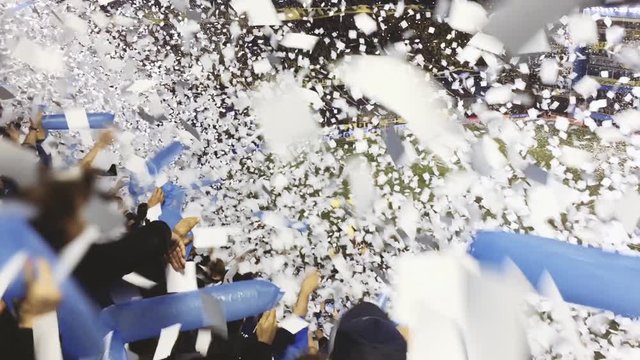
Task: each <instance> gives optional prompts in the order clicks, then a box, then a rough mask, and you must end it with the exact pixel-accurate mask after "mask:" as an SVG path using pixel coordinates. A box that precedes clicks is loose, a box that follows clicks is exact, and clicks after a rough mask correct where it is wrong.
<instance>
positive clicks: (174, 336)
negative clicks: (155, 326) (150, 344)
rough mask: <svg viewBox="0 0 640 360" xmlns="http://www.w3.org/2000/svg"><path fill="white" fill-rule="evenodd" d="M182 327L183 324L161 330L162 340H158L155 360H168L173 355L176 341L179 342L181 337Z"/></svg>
mask: <svg viewBox="0 0 640 360" xmlns="http://www.w3.org/2000/svg"><path fill="white" fill-rule="evenodd" d="M181 327H182V324H175V325H171V326H167V327H166V328H163V329H162V330H160V338H159V339H158V346H157V347H156V351H155V353H154V354H153V360H162V359H166V358H168V357H169V356H170V355H171V351H172V350H173V346H174V345H175V343H176V340H178V335H180V328H181Z"/></svg>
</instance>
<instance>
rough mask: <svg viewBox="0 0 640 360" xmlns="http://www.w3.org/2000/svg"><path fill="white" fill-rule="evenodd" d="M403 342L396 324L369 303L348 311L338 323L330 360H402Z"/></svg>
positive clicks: (403, 352)
mask: <svg viewBox="0 0 640 360" xmlns="http://www.w3.org/2000/svg"><path fill="white" fill-rule="evenodd" d="M406 358H407V342H406V341H405V339H404V337H403V336H402V334H400V332H399V331H398V329H396V324H394V323H393V321H391V320H389V317H388V316H387V314H385V312H384V311H382V310H381V309H380V308H379V307H377V306H376V305H374V304H372V303H368V302H363V303H360V304H358V305H356V306H354V307H353V308H351V309H349V311H347V312H346V313H345V314H344V316H342V318H341V319H340V323H339V324H338V325H337V330H336V332H335V336H334V339H333V348H332V351H331V356H330V359H331V360H406Z"/></svg>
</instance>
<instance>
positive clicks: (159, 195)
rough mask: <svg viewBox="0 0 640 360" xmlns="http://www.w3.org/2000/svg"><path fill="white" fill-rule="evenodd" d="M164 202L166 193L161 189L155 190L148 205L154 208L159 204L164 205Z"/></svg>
mask: <svg viewBox="0 0 640 360" xmlns="http://www.w3.org/2000/svg"><path fill="white" fill-rule="evenodd" d="M163 201H164V192H163V191H162V189H161V188H155V190H153V193H152V194H151V197H150V198H149V201H147V205H149V207H150V208H152V207H154V206H156V205H158V204H162V202H163Z"/></svg>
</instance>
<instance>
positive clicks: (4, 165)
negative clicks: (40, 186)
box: [0, 139, 39, 187]
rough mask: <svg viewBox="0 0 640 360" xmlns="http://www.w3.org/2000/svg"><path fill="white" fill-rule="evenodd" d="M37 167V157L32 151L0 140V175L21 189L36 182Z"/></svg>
mask: <svg viewBox="0 0 640 360" xmlns="http://www.w3.org/2000/svg"><path fill="white" fill-rule="evenodd" d="M38 167H39V164H38V157H37V156H36V154H35V153H34V152H33V151H29V150H27V149H25V148H23V147H20V146H18V145H16V144H14V143H13V142H11V141H9V140H6V139H0V174H2V175H3V176H6V177H8V178H11V179H13V180H15V181H16V182H17V183H18V184H20V185H21V186H23V187H31V186H33V185H34V184H36V182H37V181H38Z"/></svg>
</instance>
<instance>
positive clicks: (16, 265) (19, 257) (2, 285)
mask: <svg viewBox="0 0 640 360" xmlns="http://www.w3.org/2000/svg"><path fill="white" fill-rule="evenodd" d="M26 262H27V253H26V252H24V251H21V252H19V253H17V254H15V255H13V256H12V257H11V259H9V260H8V261H7V262H6V263H5V264H4V266H3V267H2V270H0V298H2V296H3V295H4V292H5V291H7V288H8V287H9V285H11V283H12V282H13V280H14V279H15V278H16V276H18V274H20V271H21V270H22V269H23V268H24V264H25V263H26Z"/></svg>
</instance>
